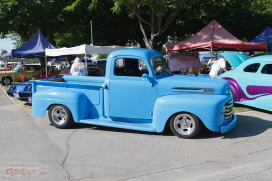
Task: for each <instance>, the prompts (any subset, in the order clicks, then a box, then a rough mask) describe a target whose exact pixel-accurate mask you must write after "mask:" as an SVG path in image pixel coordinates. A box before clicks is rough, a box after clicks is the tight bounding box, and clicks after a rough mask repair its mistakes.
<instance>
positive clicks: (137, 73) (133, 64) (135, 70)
mask: <svg viewBox="0 0 272 181" xmlns="http://www.w3.org/2000/svg"><path fill="white" fill-rule="evenodd" d="M144 73H147V74H148V70H147V67H146V65H145V63H144V61H142V60H138V59H131V58H126V59H124V58H119V59H116V60H115V67H114V75H116V76H130V77H141V76H142V74H144Z"/></svg>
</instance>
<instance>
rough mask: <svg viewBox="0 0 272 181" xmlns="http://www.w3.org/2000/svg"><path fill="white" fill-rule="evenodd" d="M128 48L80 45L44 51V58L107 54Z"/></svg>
mask: <svg viewBox="0 0 272 181" xmlns="http://www.w3.org/2000/svg"><path fill="white" fill-rule="evenodd" d="M123 48H128V47H122V46H93V45H87V44H84V45H80V46H76V47H71V48H58V49H47V48H46V49H45V56H48V57H57V56H64V55H79V54H85V55H86V56H87V54H109V53H111V52H112V51H114V50H119V49H123Z"/></svg>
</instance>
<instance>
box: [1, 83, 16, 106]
mask: <svg viewBox="0 0 272 181" xmlns="http://www.w3.org/2000/svg"><path fill="white" fill-rule="evenodd" d="M0 88H1V90H2V91H3V93H4V94H5V95H6V96H7V97H8V98H9V99H10V100H11V102H13V104H17V102H16V100H15V98H14V97H10V96H8V95H7V90H6V89H4V88H3V86H2V85H1V86H0Z"/></svg>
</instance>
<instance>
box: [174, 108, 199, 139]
mask: <svg viewBox="0 0 272 181" xmlns="http://www.w3.org/2000/svg"><path fill="white" fill-rule="evenodd" d="M169 127H170V129H171V131H172V133H173V134H174V135H176V136H177V137H179V138H193V137H195V136H196V135H197V134H198V133H199V132H200V130H201V127H202V122H201V121H200V120H199V118H198V117H196V116H195V115H193V114H189V113H178V114H176V115H174V116H173V117H172V118H171V120H170V122H169Z"/></svg>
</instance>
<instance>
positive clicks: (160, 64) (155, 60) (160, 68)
mask: <svg viewBox="0 0 272 181" xmlns="http://www.w3.org/2000/svg"><path fill="white" fill-rule="evenodd" d="M150 62H151V65H152V67H153V69H154V71H155V72H156V75H161V74H165V73H167V74H169V73H170V71H169V68H168V65H167V63H166V61H165V59H164V57H160V56H156V57H152V58H151V59H150Z"/></svg>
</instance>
